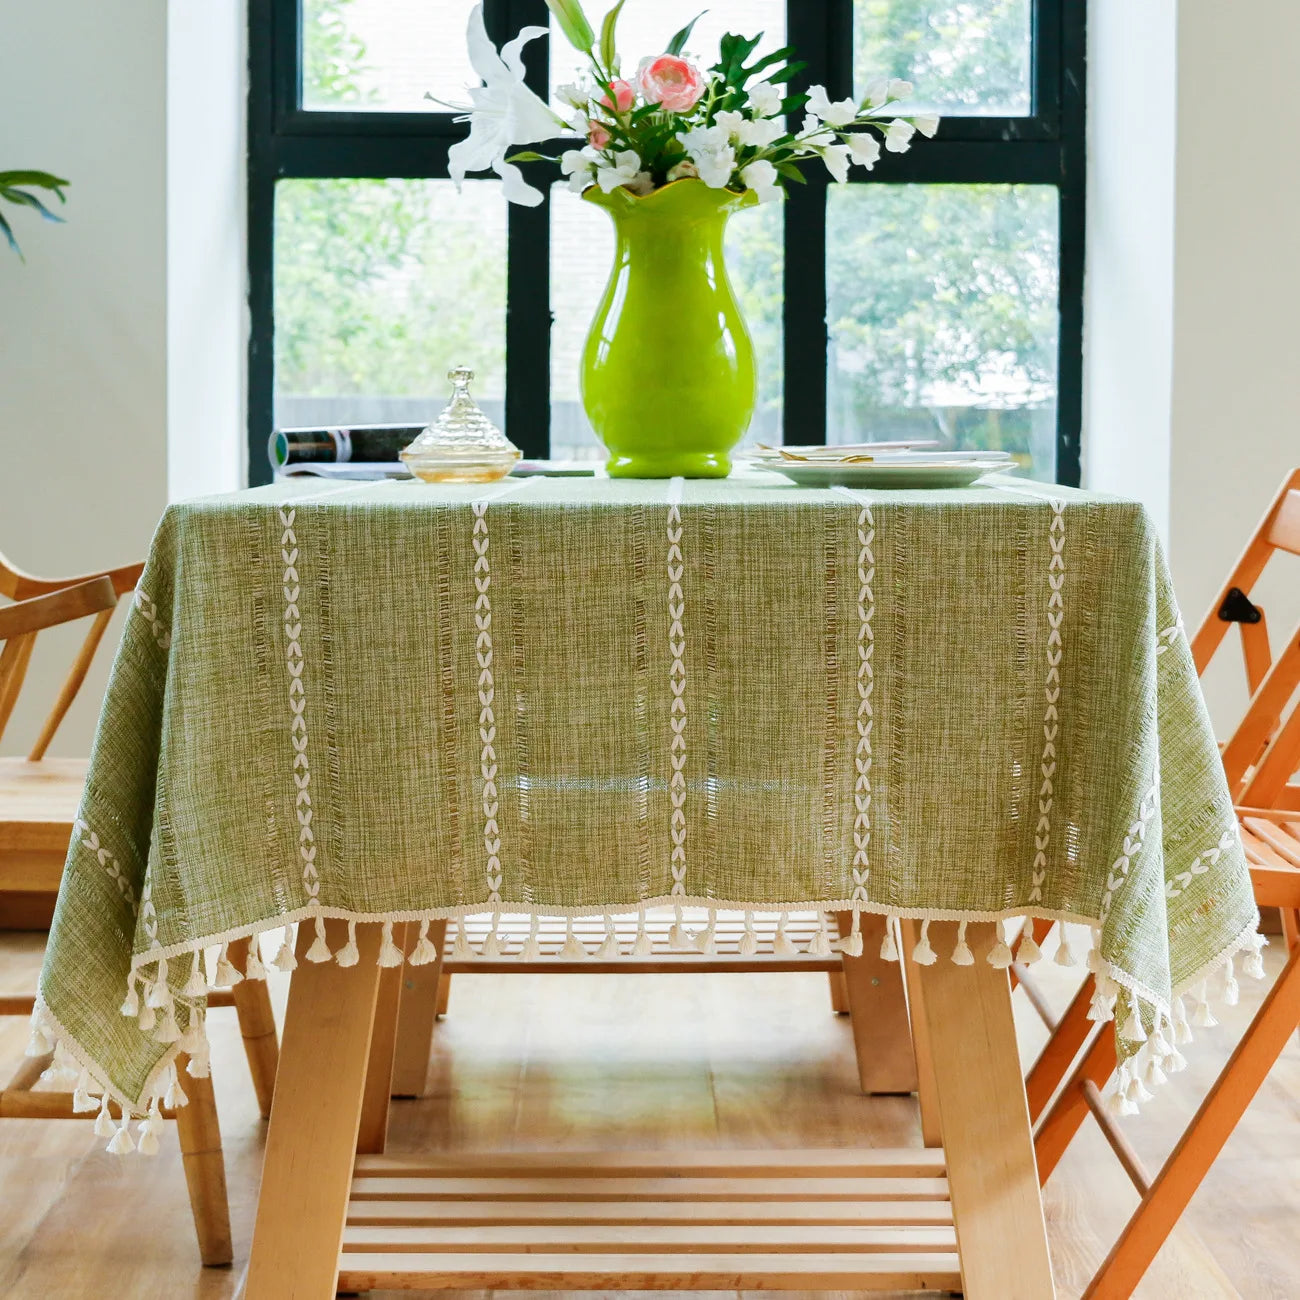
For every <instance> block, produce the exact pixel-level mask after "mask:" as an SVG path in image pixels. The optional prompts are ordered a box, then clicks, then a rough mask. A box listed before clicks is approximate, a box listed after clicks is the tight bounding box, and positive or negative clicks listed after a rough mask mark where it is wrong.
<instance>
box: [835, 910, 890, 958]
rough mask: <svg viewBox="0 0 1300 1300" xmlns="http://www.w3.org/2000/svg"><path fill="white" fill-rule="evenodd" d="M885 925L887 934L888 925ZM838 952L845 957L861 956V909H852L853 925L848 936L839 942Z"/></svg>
mask: <svg viewBox="0 0 1300 1300" xmlns="http://www.w3.org/2000/svg"><path fill="white" fill-rule="evenodd" d="M885 925H886V932H888V925H889V923H888V922H886V923H885ZM840 951H841V952H842V953H843V954H844V955H845V956H846V957H861V956H862V909H861V908H860V907H854V909H853V924H852V926H851V928H850V929H849V932H848V934H846V935H845V936H844V937H843V938H842V939H841V940H840Z"/></svg>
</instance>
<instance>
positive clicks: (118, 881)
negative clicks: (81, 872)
mask: <svg viewBox="0 0 1300 1300" xmlns="http://www.w3.org/2000/svg"><path fill="white" fill-rule="evenodd" d="M72 837H73V839H78V838H80V839H81V846H82V848H86V849H89V850H90V851H91V852H92V853H93V854H94V855H95V859H96V861H98V863H99V865H100V866H101V867H103V868H104V870H105V871H106V872H107V873H108V876H109V879H111V880H112V882H113V883H114V884H115V885H116V886H117V888H118V892H119V893H120V894H121V895H122V897H123V898H125V899H126V901H127V902H128V903H129V904H130V905H131V914H132V915H133V916H134V915H135V914H136V913H137V912H138V911H139V904H138V903H137V902H136V900H135V891H134V890H133V889H132V888H131V885H130V882H129V881H128V880H127V878H126V876H125V875H124V874H123V872H122V868H121V866H119V865H118V861H117V859H116V858H115V857H114V856H113V855H112V854H111V853H110V852H109V851H108V850H107V849H106V848H105V847H104V845H103V844H102V843H101V842H100V839H99V835H98V834H97V833H96V832H95V831H92V830H91V829H90V827H89V826H87V825H86V823H85V822H84V821H82V820H81V818H80V817H78V818H77V819H76V820H75V821H74V822H73V823H72Z"/></svg>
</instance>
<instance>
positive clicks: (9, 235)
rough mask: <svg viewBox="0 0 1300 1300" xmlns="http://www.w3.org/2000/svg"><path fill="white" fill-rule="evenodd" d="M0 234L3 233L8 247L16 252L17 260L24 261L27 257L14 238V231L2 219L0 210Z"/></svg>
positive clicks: (2, 214) (2, 215)
mask: <svg viewBox="0 0 1300 1300" xmlns="http://www.w3.org/2000/svg"><path fill="white" fill-rule="evenodd" d="M0 235H4V237H5V239H6V240H7V241H8V243H9V247H10V248H12V249H13V250H14V252H15V253H17V254H18V260H19V261H20V262H25V261H26V260H27V259H26V258H25V257H24V256H23V250H22V249H21V248H19V247H18V241H17V240H16V239H15V238H14V232H13V230H12V229H11V228H10V225H9V223H8V222H7V221H6V220H5V219H4V213H2V212H0Z"/></svg>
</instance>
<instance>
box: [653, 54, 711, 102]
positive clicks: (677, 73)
mask: <svg viewBox="0 0 1300 1300" xmlns="http://www.w3.org/2000/svg"><path fill="white" fill-rule="evenodd" d="M636 80H637V85H639V86H640V87H641V94H642V95H643V96H644V97H645V102H646V103H647V104H658V105H659V106H660V107H661V108H665V109H667V110H668V112H670V113H689V112H690V111H691V109H693V108H694V107H695V105H696V104H697V103H698V102H699V99H700V96H701V95H702V94H704V78H703V76H701V75H700V70H699V68H697V67H695V66H694V65H693V64H690V63H687V62H686V60H685V59H679V58H678V57H677V56H676V55H675V54H659V55H652V56H650V57H649V58H645V59H642V60H641V66H640V67H639V68H637V72H636Z"/></svg>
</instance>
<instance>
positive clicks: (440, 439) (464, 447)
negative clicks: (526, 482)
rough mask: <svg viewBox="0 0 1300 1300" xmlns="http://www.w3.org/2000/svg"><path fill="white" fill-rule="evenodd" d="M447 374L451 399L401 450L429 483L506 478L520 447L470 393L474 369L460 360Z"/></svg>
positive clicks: (416, 473)
mask: <svg viewBox="0 0 1300 1300" xmlns="http://www.w3.org/2000/svg"><path fill="white" fill-rule="evenodd" d="M447 378H448V379H450V380H451V390H452V391H451V401H450V402H448V403H447V409H446V410H445V411H443V413H442V414H441V415H440V416H439V417H438V418H437V419H436V420H435V421H434V422H433V423H432V424H431V425H429V427H428V428H427V429H425V430H424V432H423V433H421V434H420V436H419V437H418V438H416V440H415V441H414V442H413V443H411V445H410V446H409V447H407V448H406V449H405V450H404V451H403V452H402V453H401V455H402V459H403V460H404V461H405V462H406V467H407V469H409V470H410V471H411V473H412V474H414V475H415V477H416V478H419V479H423V480H424V481H425V482H426V483H491V482H492V481H493V480H494V479H499V478H505V476H506V475H507V474H509V473H510V470H511V467H512V466H513V465H514V463H515V461H517V460H518V459H519V448H518V447H516V446H515V445H514V444H513V443H512V442H510V441H509V439H507V438H506V436H505V434H503V433H502V432H501V430H500V429H498V428H497V427H496V425H495V424H493V423H492V421H491V420H489V419H488V418H487V416H486V415H484V414H483V412H482V411H481V410H480V409H479V407H478V403H477V402H475V400H474V399H473V398H472V397H471V396H470V392H469V385H470V380H472V379H473V378H474V372H473V371H472V370H470V369H468V368H466V367H465V366H457V367H456V368H455V369H454V370H449V371H448V372H447Z"/></svg>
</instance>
